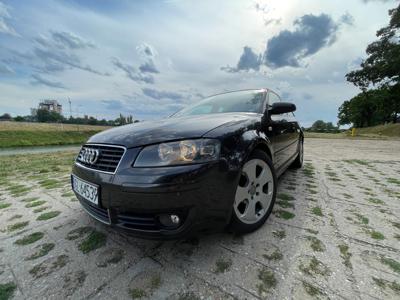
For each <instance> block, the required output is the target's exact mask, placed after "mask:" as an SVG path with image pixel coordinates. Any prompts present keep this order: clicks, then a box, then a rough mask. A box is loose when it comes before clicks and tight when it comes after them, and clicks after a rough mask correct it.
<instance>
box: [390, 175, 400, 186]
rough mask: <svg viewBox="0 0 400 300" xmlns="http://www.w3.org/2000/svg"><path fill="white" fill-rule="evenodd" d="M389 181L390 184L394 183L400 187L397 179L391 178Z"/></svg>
mask: <svg viewBox="0 0 400 300" xmlns="http://www.w3.org/2000/svg"><path fill="white" fill-rule="evenodd" d="M387 181H388V182H389V183H393V184H396V185H400V180H399V179H397V178H392V177H389V178H388V179H387Z"/></svg>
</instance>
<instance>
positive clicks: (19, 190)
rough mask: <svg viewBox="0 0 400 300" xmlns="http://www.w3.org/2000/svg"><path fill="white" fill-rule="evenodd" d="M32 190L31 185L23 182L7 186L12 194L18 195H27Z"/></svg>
mask: <svg viewBox="0 0 400 300" xmlns="http://www.w3.org/2000/svg"><path fill="white" fill-rule="evenodd" d="M30 190H31V188H30V187H27V186H25V185H23V184H13V185H11V186H9V187H8V188H7V191H8V192H10V194H11V195H12V196H17V197H19V196H22V195H26V194H27V193H28V192H29V191H30Z"/></svg>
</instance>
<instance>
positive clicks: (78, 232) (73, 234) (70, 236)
mask: <svg viewBox="0 0 400 300" xmlns="http://www.w3.org/2000/svg"><path fill="white" fill-rule="evenodd" d="M93 231H94V229H93V227H90V226H82V227H78V228H75V229H73V230H71V231H70V232H68V233H67V236H66V237H65V238H66V239H67V240H70V241H72V240H76V239H78V238H80V237H83V236H84V235H86V234H88V233H89V232H93Z"/></svg>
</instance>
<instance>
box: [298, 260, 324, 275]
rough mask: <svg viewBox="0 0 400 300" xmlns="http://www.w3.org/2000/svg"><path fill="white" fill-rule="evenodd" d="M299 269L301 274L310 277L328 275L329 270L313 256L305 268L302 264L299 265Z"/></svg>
mask: <svg viewBox="0 0 400 300" xmlns="http://www.w3.org/2000/svg"><path fill="white" fill-rule="evenodd" d="M299 269H300V271H302V272H303V273H305V274H307V275H310V276H312V277H314V276H315V275H322V276H326V275H328V274H329V273H330V271H329V268H328V267H327V266H326V265H325V264H323V263H322V262H321V261H320V260H318V259H317V258H316V257H315V256H313V257H312V258H311V260H310V263H309V264H308V265H307V266H305V265H304V264H300V266H299Z"/></svg>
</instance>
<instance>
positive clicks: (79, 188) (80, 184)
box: [72, 175, 99, 205]
mask: <svg viewBox="0 0 400 300" xmlns="http://www.w3.org/2000/svg"><path fill="white" fill-rule="evenodd" d="M72 189H73V190H74V191H75V192H76V193H77V194H78V195H80V196H82V197H83V198H85V199H86V200H87V201H90V202H92V203H94V204H96V205H98V204H99V187H98V186H97V185H94V184H92V183H89V182H87V181H84V180H82V179H80V178H78V177H76V176H73V175H72Z"/></svg>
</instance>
